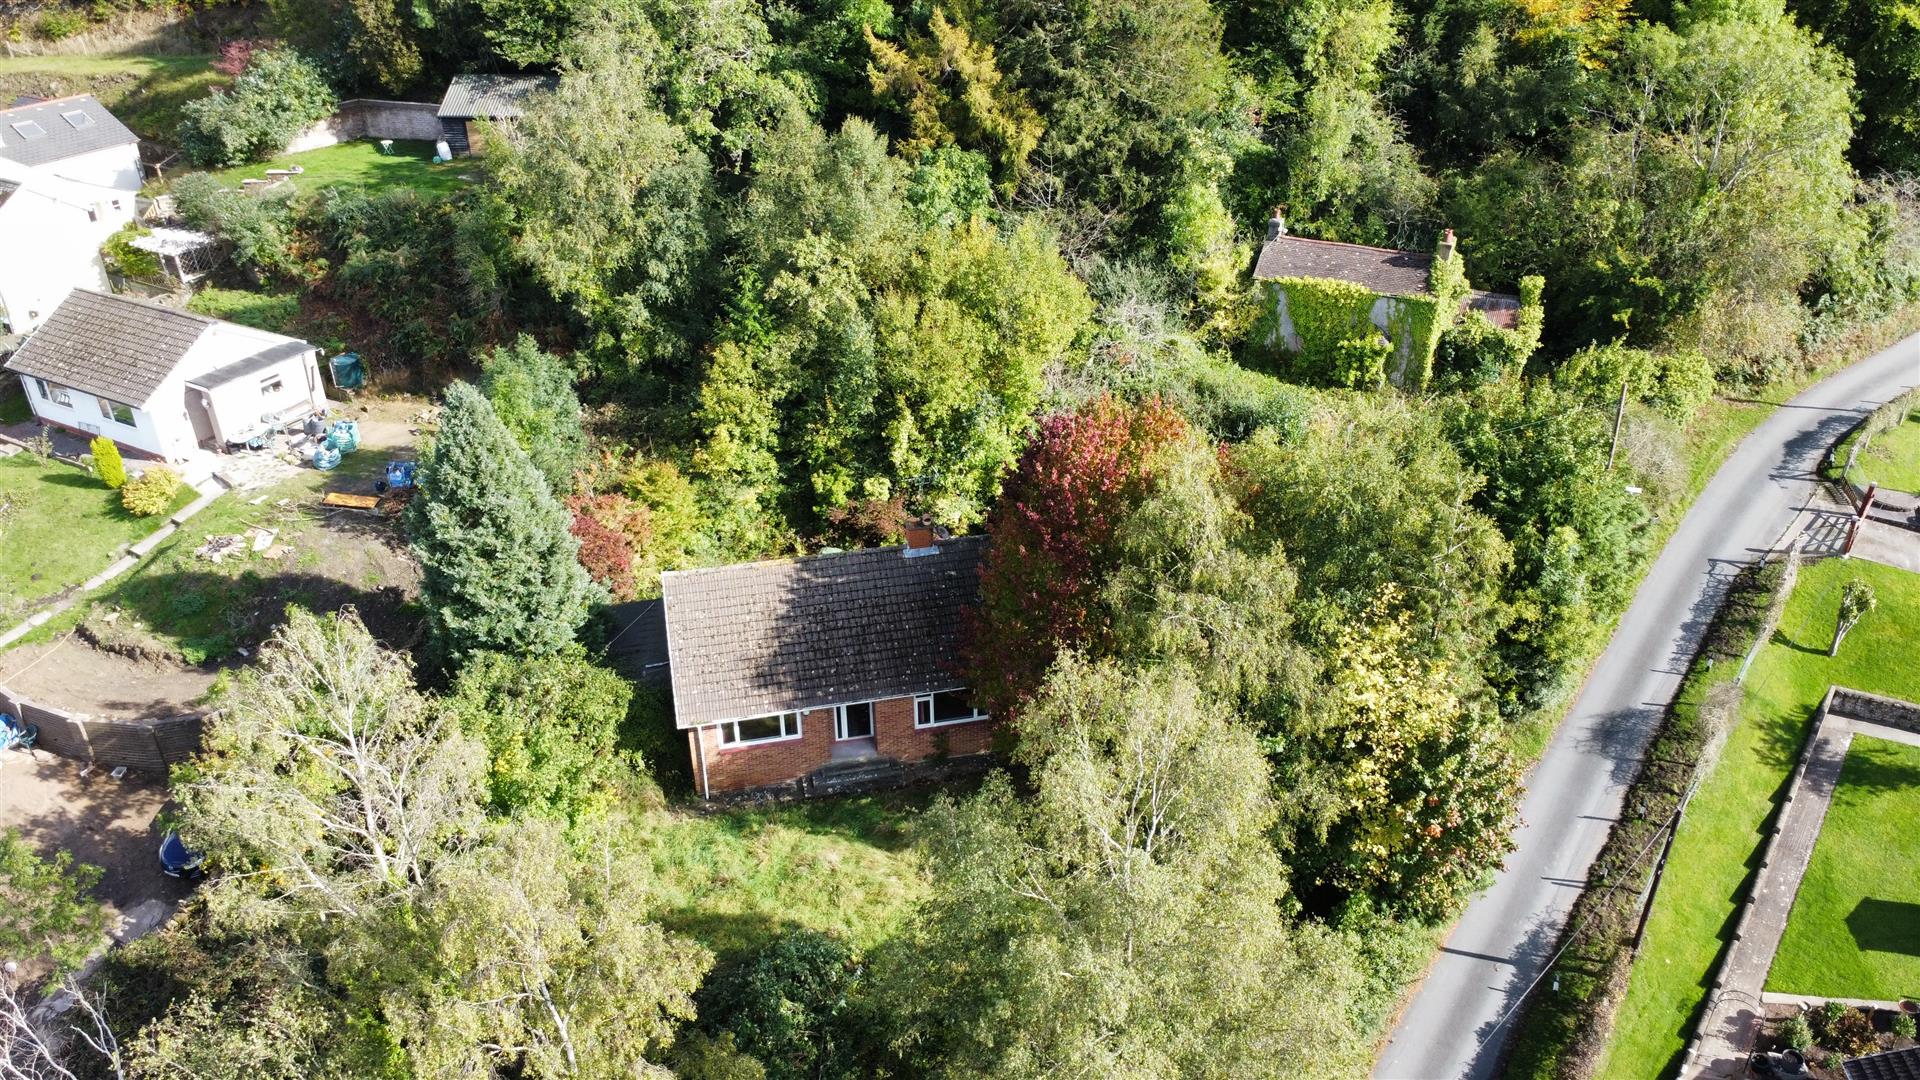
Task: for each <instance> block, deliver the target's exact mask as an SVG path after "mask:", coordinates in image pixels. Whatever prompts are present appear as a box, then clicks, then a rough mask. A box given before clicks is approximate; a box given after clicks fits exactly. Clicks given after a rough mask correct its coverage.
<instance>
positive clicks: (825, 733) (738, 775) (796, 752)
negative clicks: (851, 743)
mask: <svg viewBox="0 0 1920 1080" xmlns="http://www.w3.org/2000/svg"><path fill="white" fill-rule="evenodd" d="M687 735H688V737H689V744H688V746H689V749H695V755H694V759H693V779H694V783H695V784H698V783H699V782H700V756H699V755H700V754H701V753H704V754H705V755H706V759H707V784H708V790H707V791H706V792H705V793H706V794H710V795H711V794H718V793H720V792H723V791H740V790H743V789H745V788H756V787H765V786H767V785H768V784H778V783H780V782H781V781H784V780H793V779H796V778H798V777H802V776H805V775H807V774H808V773H810V772H812V771H813V770H815V769H817V768H819V767H820V766H822V765H825V764H826V763H827V762H829V761H831V760H833V710H832V709H815V710H813V711H812V712H809V713H805V714H803V715H802V716H801V718H800V737H799V738H797V739H786V740H783V741H781V742H772V743H760V744H757V745H748V746H728V747H723V746H721V745H720V729H719V728H718V727H717V726H716V727H703V728H698V729H696V730H694V731H690V732H688V733H687ZM696 736H697V737H698V738H699V739H700V741H701V745H700V746H699V747H698V748H697V749H696V748H694V747H693V746H692V743H691V740H692V738H693V737H696Z"/></svg>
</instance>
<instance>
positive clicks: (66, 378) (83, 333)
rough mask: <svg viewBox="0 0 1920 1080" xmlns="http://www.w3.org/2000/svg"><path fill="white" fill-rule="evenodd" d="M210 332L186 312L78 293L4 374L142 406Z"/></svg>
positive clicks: (200, 319)
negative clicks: (8, 372) (22, 376)
mask: <svg viewBox="0 0 1920 1080" xmlns="http://www.w3.org/2000/svg"><path fill="white" fill-rule="evenodd" d="M212 325H214V320H212V319H208V318H204V317H202V316H199V315H190V314H188V313H187V312H184V311H175V310H173V309H172V308H163V307H160V306H158V305H155V304H147V303H142V302H140V301H138V300H132V299H128V298H127V297H124V296H110V295H108V294H106V293H102V292H95V291H93V290H92V289H75V290H74V291H73V292H71V293H69V294H67V298H66V299H65V300H63V301H61V303H60V306H59V307H57V308H55V309H54V310H53V314H52V315H50V316H48V318H47V321H46V322H44V323H42V324H41V325H40V328H39V329H38V330H35V331H34V332H33V333H32V335H30V336H29V337H28V338H27V341H26V344H24V345H22V346H20V349H19V351H17V352H15V353H14V354H13V356H12V357H11V358H10V359H8V361H7V364H6V368H7V370H8V371H13V372H18V373H19V374H22V375H33V376H36V377H38V378H42V379H46V380H48V381H49V382H56V383H59V384H60V385H62V386H71V387H73V388H74V389H76V390H84V391H86V392H87V393H89V394H97V395H100V396H102V397H108V398H112V399H113V400H115V401H121V402H125V403H127V404H129V405H134V406H141V405H145V404H146V403H147V399H148V398H150V397H152V396H153V392H154V391H156V390H158V389H160V384H161V383H163V382H165V381H166V379H167V376H168V375H171V374H172V373H173V369H174V368H175V367H176V366H177V365H178V364H179V363H180V361H181V359H182V358H184V357H185V356H186V355H187V350H188V349H191V348H193V343H194V342H196V341H198V340H200V335H201V334H203V333H205V332H206V330H207V327H209V326H212Z"/></svg>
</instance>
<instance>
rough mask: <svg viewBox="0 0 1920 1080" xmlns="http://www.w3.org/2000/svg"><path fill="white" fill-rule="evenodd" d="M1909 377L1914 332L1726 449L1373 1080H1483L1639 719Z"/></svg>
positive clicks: (1542, 956) (1654, 706)
mask: <svg viewBox="0 0 1920 1080" xmlns="http://www.w3.org/2000/svg"><path fill="white" fill-rule="evenodd" d="M1917 381H1920V335H1916V336H1915V337H1911V338H1908V339H1906V340H1904V341H1902V342H1900V343H1899V344H1897V345H1895V346H1894V347H1893V348H1891V349H1888V350H1886V351H1885V352H1882V353H1878V354H1876V355H1874V356H1872V357H1869V358H1867V359H1865V360H1862V361H1860V362H1859V363H1856V364H1854V365H1853V366H1852V367H1849V368H1847V369H1846V370H1844V371H1841V372H1839V373H1838V374H1835V375H1833V376H1831V377H1829V378H1827V379H1826V380H1825V381H1823V382H1820V383H1817V384H1815V385H1814V386H1813V387H1811V388H1810V389H1808V390H1807V391H1806V392H1804V393H1802V394H1800V395H1799V396H1798V397H1795V398H1794V399H1792V400H1791V401H1789V402H1787V403H1786V404H1785V405H1784V406H1783V407H1782V408H1780V409H1778V410H1776V411H1775V412H1774V414H1773V415H1772V416H1770V417H1768V418H1767V420H1766V422H1765V423H1763V424H1761V425H1760V427H1759V428H1758V429H1756V430H1755V431H1754V432H1753V433H1752V434H1751V435H1749V436H1747V438H1746V441H1744V442H1742V443H1741V444H1740V446H1739V447H1738V448H1737V449H1735V450H1734V452H1733V454H1732V455H1731V456H1729V457H1728V459H1727V461H1726V463H1725V464H1724V465H1722V466H1721V467H1720V471H1719V472H1717V473H1715V474H1714V476H1713V479H1712V481H1710V482H1709V483H1708V485H1707V489H1706V490H1705V491H1704V492H1703V493H1702V494H1701V496H1700V498H1699V500H1698V501H1697V502H1695V503H1694V505H1693V508H1692V509H1691V510H1690V511H1689V512H1688V513H1687V516H1686V518H1685V519H1684V520H1683V521H1682V522H1681V523H1680V527H1679V529H1678V530H1676V531H1675V532H1674V534H1673V538H1672V540H1670V541H1669V542H1668V544H1667V547H1666V550H1664V551H1663V552H1661V554H1660V557H1659V559H1658V560H1657V561H1656V562H1655V563H1654V565H1653V568H1652V569H1651V570H1650V571H1648V573H1647V576H1646V580H1644V581H1642V582H1641V583H1640V591H1639V592H1638V593H1636V594H1635V596H1634V599H1633V604H1632V605H1631V606H1630V607H1629V608H1628V609H1627V613H1626V615H1625V617H1624V618H1622V619H1621V620H1620V625H1619V628H1618V629H1617V630H1616V631H1615V632H1614V635H1613V641H1612V642H1611V643H1609V644H1608V646H1607V650H1606V652H1605V653H1603V654H1602V655H1601V657H1600V660H1599V662H1598V663H1597V664H1596V665H1595V666H1594V668H1593V671H1592V674H1591V675H1590V676H1589V677H1588V680H1587V684H1586V686H1585V687H1584V688H1583V689H1582V690H1581V692H1580V696H1579V698H1578V700H1577V701H1575V703H1574V706H1573V708H1572V710H1571V711H1570V712H1569V713H1568V714H1567V718H1566V720H1565V721H1564V722H1563V723H1562V724H1561V725H1560V728H1559V730H1558V731H1557V732H1556V733H1555V734H1554V737H1553V741H1552V742H1551V743H1550V744H1549V745H1548V747H1547V751H1546V753H1545V754H1544V755H1543V756H1542V757H1541V759H1540V762H1539V764H1537V765H1536V766H1535V767H1534V769H1533V771H1532V773H1531V774H1530V775H1529V776H1528V778H1527V786H1526V791H1525V793H1524V794H1523V795H1522V797H1521V803H1520V814H1521V819H1522V822H1523V824H1522V825H1521V827H1520V829H1519V831H1518V832H1516V833H1515V834H1514V840H1515V842H1516V843H1517V844H1518V845H1519V846H1518V848H1517V849H1516V850H1515V851H1514V852H1513V854H1512V855H1510V856H1509V857H1508V859H1507V864H1506V867H1505V869H1503V870H1501V871H1500V873H1499V874H1498V876H1497V877H1496V878H1495V880H1494V883H1493V885H1492V886H1491V887H1490V888H1489V889H1488V890H1487V891H1486V892H1485V893H1483V894H1481V895H1480V896H1479V897H1477V898H1476V899H1475V900H1474V901H1473V903H1472V904H1470V905H1469V906H1468V908H1467V910H1466V913H1465V915H1463V916H1462V917H1461V919H1460V923H1459V925H1458V926H1457V927H1455V928H1454V931H1453V934H1452V936H1451V937H1450V938H1449V939H1448V942H1447V945H1446V947H1445V948H1444V949H1442V950H1441V955H1440V957H1439V959H1438V960H1437V961H1435V963H1434V966H1433V969H1432V971H1430V972H1429V973H1428V974H1427V977H1426V979H1425V981H1424V982H1423V983H1422V984H1421V985H1420V987H1419V989H1418V990H1417V991H1416V992H1415V996H1414V997H1413V999H1412V1001H1411V1002H1409V1003H1408V1005H1407V1008H1406V1011H1405V1012H1404V1013H1403V1014H1402V1016H1401V1018H1400V1022H1399V1024H1398V1026H1396V1027H1395V1028H1394V1032H1393V1036H1392V1038H1391V1039H1390V1040H1389V1041H1388V1043H1387V1045H1386V1047H1385V1049H1384V1050H1383V1052H1382V1054H1381V1056H1380V1060H1379V1061H1378V1062H1377V1063H1376V1064H1375V1066H1374V1076H1375V1077H1380V1078H1386V1080H1449V1078H1456V1077H1470V1078H1474V1080H1480V1078H1486V1077H1493V1076H1495V1075H1496V1069H1497V1067H1498V1065H1499V1060H1500V1056H1501V1050H1502V1048H1503V1047H1504V1046H1505V1043H1506V1040H1507V1038H1508V1037H1509V1036H1510V1035H1511V1034H1512V1031H1513V1022H1512V1021H1511V1020H1510V1019H1508V1015H1509V1010H1511V1009H1512V1007H1513V1006H1514V1005H1515V1004H1517V1003H1518V1002H1519V1001H1520V1000H1521V998H1522V996H1523V995H1524V994H1525V992H1526V990H1527V988H1528V986H1529V985H1530V984H1532V983H1533V981H1534V980H1535V979H1536V978H1537V977H1538V976H1539V975H1540V973H1541V971H1542V970H1543V969H1544V968H1545V966H1546V963H1547V960H1548V958H1549V956H1550V955H1551V953H1552V951H1553V950H1554V949H1555V948H1557V947H1558V945H1559V937H1560V930H1561V928H1562V926H1563V925H1564V924H1565V921H1566V916H1567V911H1568V909H1569V908H1570V907H1571V906H1572V905H1573V901H1574V899H1575V898H1576V897H1578V896H1579V895H1580V891H1581V889H1583V888H1584V887H1585V885H1586V878H1587V870H1588V868H1589V867H1590V866H1591V865H1592V863H1593V860H1594V857H1595V856H1596V855H1598V854H1599V852H1600V848H1601V845H1603V844H1604V843H1605V842H1606V838H1607V830H1608V828H1609V827H1611V826H1612V824H1613V822H1614V820H1615V818H1616V817H1617V816H1618V815H1619V813H1620V808H1621V803H1622V801H1623V799H1624V796H1625V793H1626V788H1627V785H1628V783H1629V782H1630V781H1631V780H1632V779H1633V774H1634V771H1635V768H1636V766H1637V763H1638V762H1639V759H1640V755H1641V753H1642V751H1643V750H1644V749H1645V747H1646V745H1647V742H1648V741H1649V739H1651V737H1652V734H1653V730H1654V727H1655V725H1656V724H1657V723H1658V721H1659V719H1660V716H1661V715H1662V713H1663V712H1664V710H1665V709H1666V707H1667V704H1668V703H1669V702H1670V701H1672V700H1673V694H1674V691H1675V689H1676V688H1677V687H1678V686H1679V683H1680V678H1681V676H1682V675H1683V674H1684V673H1685V671H1686V668H1687V665H1688V663H1689V662H1690V660H1691V658H1692V656H1693V654H1694V652H1695V650H1696V649H1697V647H1698V643H1699V641H1700V637H1701V635H1702V633H1703V632H1704V631H1705V629H1706V625H1707V623H1708V622H1709V620H1710V619H1711V617H1712V615H1713V612H1714V610H1715V609H1716V608H1717V607H1718V605H1719V602H1720V599H1721V598H1722V597H1723V596H1724V595H1725V593H1726V588H1727V585H1728V583H1729V582H1730V580H1731V578H1732V576H1733V574H1734V573H1735V572H1736V571H1737V570H1738V568H1739V566H1740V564H1742V563H1746V562H1750V561H1751V560H1753V559H1754V558H1756V557H1757V556H1759V555H1761V554H1763V553H1765V552H1766V551H1768V550H1770V549H1771V548H1772V547H1773V545H1774V543H1775V542H1776V541H1777V540H1778V539H1779V538H1780V536H1781V534H1782V533H1783V532H1785V530H1786V529H1787V528H1788V526H1789V525H1790V524H1791V523H1792V521H1793V518H1794V516H1795V515H1796V514H1797V513H1798V511H1799V510H1800V508H1801V507H1803V506H1804V505H1806V502H1807V498H1808V496H1809V495H1810V494H1811V493H1812V491H1813V488H1814V485H1813V480H1812V476H1813V471H1814V469H1815V468H1816V467H1817V465H1818V464H1819V460H1820V455H1821V452H1822V451H1823V450H1824V449H1825V448H1826V447H1827V446H1829V445H1831V444H1832V443H1833V442H1834V440H1836V439H1838V438H1839V437H1840V436H1841V435H1842V434H1843V433H1845V431H1846V430H1847V428H1848V427H1850V426H1851V425H1852V424H1853V423H1854V422H1856V421H1857V420H1858V419H1859V418H1860V417H1861V416H1863V415H1865V414H1866V413H1867V412H1868V411H1870V410H1871V409H1872V408H1873V407H1874V406H1876V405H1878V404H1880V403H1881V402H1883V401H1886V400H1887V399H1888V398H1891V397H1893V396H1894V395H1896V394H1898V393H1899V392H1901V391H1902V390H1904V389H1906V388H1907V387H1909V386H1912V385H1914V384H1915V383H1916V382H1917Z"/></svg>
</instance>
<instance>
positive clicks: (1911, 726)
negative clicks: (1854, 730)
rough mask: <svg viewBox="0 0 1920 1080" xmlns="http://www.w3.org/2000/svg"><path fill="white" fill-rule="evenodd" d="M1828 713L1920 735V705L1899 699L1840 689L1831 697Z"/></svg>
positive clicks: (1841, 687)
mask: <svg viewBox="0 0 1920 1080" xmlns="http://www.w3.org/2000/svg"><path fill="white" fill-rule="evenodd" d="M1827 711H1829V712H1833V713H1838V714H1839V715H1841V716H1844V717H1846V718H1848V719H1849V720H1865V721H1867V722H1868V723H1873V724H1885V725H1886V726H1888V727H1896V728H1900V729H1902V730H1905V731H1911V732H1914V733H1916V734H1920V705H1915V704H1913V703H1912V702H1909V701H1901V700H1899V699H1898V698H1890V697H1881V696H1880V695H1879V694H1869V693H1867V692H1866V691H1864V690H1849V689H1847V688H1846V687H1844V686H1836V687H1834V688H1833V691H1832V693H1831V694H1830V696H1829V697H1828V698H1827Z"/></svg>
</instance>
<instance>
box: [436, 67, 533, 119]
mask: <svg viewBox="0 0 1920 1080" xmlns="http://www.w3.org/2000/svg"><path fill="white" fill-rule="evenodd" d="M559 85H560V80H559V79H558V78H556V77H554V76H552V75H455V76H454V77H453V80H452V81H451V82H449V83H447V93H446V96H444V97H442V98H441V99H440V114H439V115H441V116H444V117H448V118H450V119H455V120H465V119H472V118H474V117H485V118H487V119H490V120H503V119H508V118H511V117H515V116H519V115H520V111H521V109H523V108H524V107H525V106H526V102H527V98H528V97H530V96H531V95H533V94H536V93H539V92H540V91H542V90H552V89H553V88H554V87H556V86H559Z"/></svg>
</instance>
